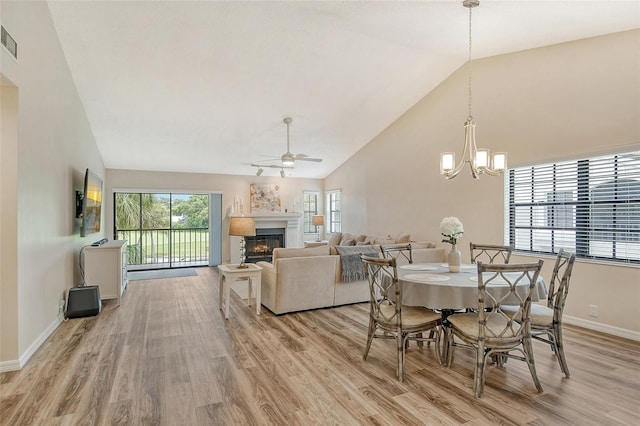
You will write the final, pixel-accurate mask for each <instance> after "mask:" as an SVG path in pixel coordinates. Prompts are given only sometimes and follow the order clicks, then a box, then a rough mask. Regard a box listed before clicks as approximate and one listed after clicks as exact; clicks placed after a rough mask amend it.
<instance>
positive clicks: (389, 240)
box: [375, 235, 396, 246]
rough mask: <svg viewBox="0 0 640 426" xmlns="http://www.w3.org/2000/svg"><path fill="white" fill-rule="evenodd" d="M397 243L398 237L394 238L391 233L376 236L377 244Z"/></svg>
mask: <svg viewBox="0 0 640 426" xmlns="http://www.w3.org/2000/svg"><path fill="white" fill-rule="evenodd" d="M395 243H396V239H395V238H393V237H392V236H391V235H388V236H386V237H378V238H376V241H375V244H380V245H381V246H387V245H389V244H395Z"/></svg>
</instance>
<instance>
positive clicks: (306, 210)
mask: <svg viewBox="0 0 640 426" xmlns="http://www.w3.org/2000/svg"><path fill="white" fill-rule="evenodd" d="M318 197H320V193H319V192H304V194H303V198H304V199H303V201H302V203H303V206H302V215H303V221H304V225H303V226H304V231H303V232H304V233H305V234H315V233H317V232H318V227H317V226H315V225H313V223H311V218H312V217H313V216H314V215H317V214H318Z"/></svg>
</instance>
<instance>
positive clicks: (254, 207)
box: [250, 183, 282, 214]
mask: <svg viewBox="0 0 640 426" xmlns="http://www.w3.org/2000/svg"><path fill="white" fill-rule="evenodd" d="M250 190H251V198H250V203H251V213H252V214H256V213H280V212H281V211H282V203H281V202H280V185H276V184H272V183H264V184H262V183H252V184H251V186H250Z"/></svg>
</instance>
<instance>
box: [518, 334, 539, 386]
mask: <svg viewBox="0 0 640 426" xmlns="http://www.w3.org/2000/svg"><path fill="white" fill-rule="evenodd" d="M522 346H523V349H524V356H525V361H526V362H527V365H528V366H529V371H530V372H531V377H532V378H533V383H534V384H535V385H536V389H537V390H538V392H542V384H541V383H540V379H538V374H537V373H536V364H535V360H534V358H533V345H532V344H531V337H526V338H524V339H523V340H522Z"/></svg>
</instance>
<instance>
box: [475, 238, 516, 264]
mask: <svg viewBox="0 0 640 426" xmlns="http://www.w3.org/2000/svg"><path fill="white" fill-rule="evenodd" d="M469 250H470V252H471V263H478V261H479V260H481V261H483V262H485V263H496V261H499V262H501V263H505V264H506V263H509V259H510V258H511V253H512V252H513V247H512V246H501V245H494V244H474V243H469Z"/></svg>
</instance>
